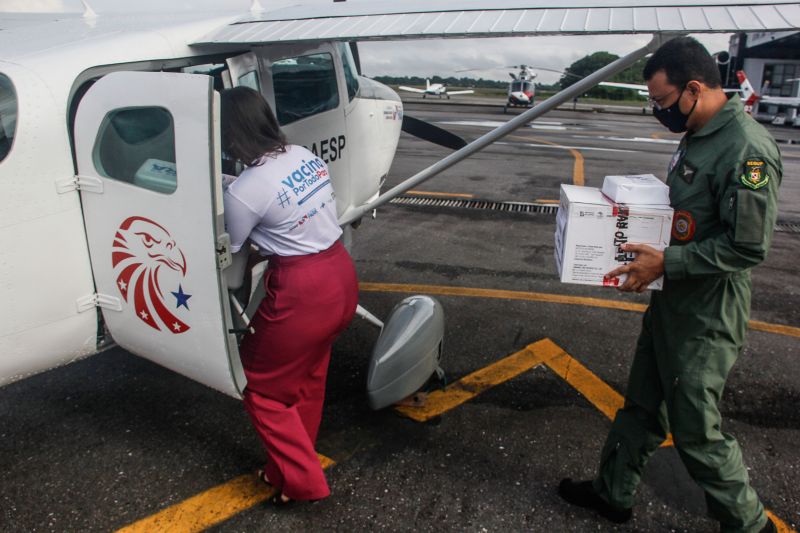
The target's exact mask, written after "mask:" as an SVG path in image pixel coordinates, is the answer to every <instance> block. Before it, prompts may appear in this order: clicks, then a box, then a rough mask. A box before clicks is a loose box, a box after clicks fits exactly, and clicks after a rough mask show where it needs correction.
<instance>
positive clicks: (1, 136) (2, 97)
mask: <svg viewBox="0 0 800 533" xmlns="http://www.w3.org/2000/svg"><path fill="white" fill-rule="evenodd" d="M16 130H17V93H16V91H14V84H12V83H11V80H10V79H8V76H6V75H5V74H2V73H0V161H2V160H4V159H5V158H6V156H7V155H8V152H10V151H11V145H12V144H14V133H15V132H16Z"/></svg>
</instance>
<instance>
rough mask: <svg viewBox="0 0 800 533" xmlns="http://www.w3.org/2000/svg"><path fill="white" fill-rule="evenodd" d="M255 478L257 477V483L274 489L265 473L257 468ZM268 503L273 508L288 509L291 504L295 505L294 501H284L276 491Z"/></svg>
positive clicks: (281, 494)
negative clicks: (259, 482)
mask: <svg viewBox="0 0 800 533" xmlns="http://www.w3.org/2000/svg"><path fill="white" fill-rule="evenodd" d="M256 476H258V480H259V481H261V482H262V483H264V484H265V485H267V486H268V487H269V488H271V489H275V485H273V484H272V483H270V481H269V478H268V477H267V472H266V471H265V470H264V469H263V468H259V469H258V470H257V471H256ZM275 490H277V489H275ZM269 503H271V504H272V505H274V506H275V507H289V506H291V505H292V504H293V503H295V500H292V499H288V500H284V499H283V493H282V492H280V491H278V492H277V493H276V494H275V495H274V496H273V497H272V498H270V499H269Z"/></svg>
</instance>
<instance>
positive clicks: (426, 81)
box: [425, 78, 431, 89]
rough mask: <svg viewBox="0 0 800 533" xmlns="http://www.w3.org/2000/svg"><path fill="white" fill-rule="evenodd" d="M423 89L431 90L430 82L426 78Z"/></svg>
mask: <svg viewBox="0 0 800 533" xmlns="http://www.w3.org/2000/svg"><path fill="white" fill-rule="evenodd" d="M425 88H426V89H430V88H431V80H429V79H428V78H425Z"/></svg>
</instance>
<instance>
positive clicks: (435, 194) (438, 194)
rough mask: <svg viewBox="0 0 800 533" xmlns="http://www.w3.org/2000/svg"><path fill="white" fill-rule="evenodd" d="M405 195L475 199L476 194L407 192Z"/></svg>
mask: <svg viewBox="0 0 800 533" xmlns="http://www.w3.org/2000/svg"><path fill="white" fill-rule="evenodd" d="M405 194H415V195H418V196H446V197H453V198H475V195H474V194H466V193H460V192H432V191H406V192H405Z"/></svg>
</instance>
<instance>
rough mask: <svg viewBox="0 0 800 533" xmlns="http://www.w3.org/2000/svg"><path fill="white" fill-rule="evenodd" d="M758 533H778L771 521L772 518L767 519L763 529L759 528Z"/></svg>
mask: <svg viewBox="0 0 800 533" xmlns="http://www.w3.org/2000/svg"><path fill="white" fill-rule="evenodd" d="M759 533H778V528H777V526H776V525H775V522H773V521H772V518H769V517H768V518H767V523H766V524H764V527H762V528H761V531H760V532H759Z"/></svg>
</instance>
